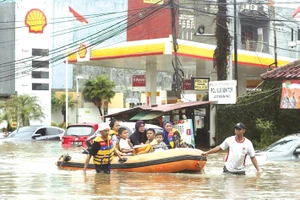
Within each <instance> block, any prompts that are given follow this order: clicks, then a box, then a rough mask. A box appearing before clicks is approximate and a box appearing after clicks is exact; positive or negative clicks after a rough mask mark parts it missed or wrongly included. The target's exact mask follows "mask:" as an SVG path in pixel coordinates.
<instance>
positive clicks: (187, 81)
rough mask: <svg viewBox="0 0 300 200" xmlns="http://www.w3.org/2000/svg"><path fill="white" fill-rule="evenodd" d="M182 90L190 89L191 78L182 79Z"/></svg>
mask: <svg viewBox="0 0 300 200" xmlns="http://www.w3.org/2000/svg"><path fill="white" fill-rule="evenodd" d="M183 90H192V81H191V79H184V80H183Z"/></svg>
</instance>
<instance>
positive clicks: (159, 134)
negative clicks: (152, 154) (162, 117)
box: [153, 132, 168, 150]
mask: <svg viewBox="0 0 300 200" xmlns="http://www.w3.org/2000/svg"><path fill="white" fill-rule="evenodd" d="M155 139H156V141H157V145H155V146H154V147H153V148H154V150H157V149H162V150H166V149H168V146H167V145H166V143H164V141H163V140H164V133H163V132H157V133H156V134H155Z"/></svg>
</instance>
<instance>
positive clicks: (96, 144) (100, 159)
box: [83, 123, 123, 173]
mask: <svg viewBox="0 0 300 200" xmlns="http://www.w3.org/2000/svg"><path fill="white" fill-rule="evenodd" d="M98 130H99V131H100V135H98V136H97V137H96V138H95V139H94V141H93V144H92V146H91V149H90V150H89V154H88V155H87V157H86V160H85V163H84V168H83V171H84V172H85V171H86V168H87V166H88V164H89V162H90V159H91V157H92V156H93V161H94V164H95V169H96V172H97V173H100V172H101V171H104V172H105V173H110V166H109V165H110V162H111V161H112V159H113V157H114V155H115V154H116V155H117V156H118V157H119V158H120V160H123V158H122V157H121V155H120V153H119V151H116V148H115V145H114V144H113V142H112V139H111V137H110V136H109V130H110V128H109V126H108V124H105V123H103V124H100V125H99V127H98Z"/></svg>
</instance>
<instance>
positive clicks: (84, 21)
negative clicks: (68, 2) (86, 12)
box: [69, 6, 88, 24]
mask: <svg viewBox="0 0 300 200" xmlns="http://www.w3.org/2000/svg"><path fill="white" fill-rule="evenodd" d="M69 12H70V13H72V14H73V16H74V17H75V18H76V19H77V20H78V21H80V22H82V23H86V24H88V21H87V20H86V19H85V18H84V16H82V15H80V14H78V12H76V11H75V10H73V9H72V8H71V7H70V6H69Z"/></svg>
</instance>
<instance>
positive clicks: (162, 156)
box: [56, 148, 206, 173]
mask: <svg viewBox="0 0 300 200" xmlns="http://www.w3.org/2000/svg"><path fill="white" fill-rule="evenodd" d="M201 152H202V151H201V150H199V149H189V148H175V149H168V150H162V151H154V152H150V153H145V154H138V155H133V156H125V157H126V158H127V161H126V162H119V158H118V157H114V159H113V161H112V162H111V165H110V166H111V167H110V168H111V170H112V171H122V172H144V173H152V172H154V173H175V172H194V173H197V172H201V171H202V170H203V168H204V166H205V164H206V158H205V157H203V156H201ZM85 158H86V155H85V154H80V155H77V157H76V156H67V155H63V156H61V157H60V158H59V160H58V161H57V162H56V165H57V166H58V167H59V168H61V169H69V170H82V169H83V166H84V162H85ZM92 160H93V159H91V161H90V164H89V165H88V168H89V169H94V168H95V166H94V164H93V161H92Z"/></svg>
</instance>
